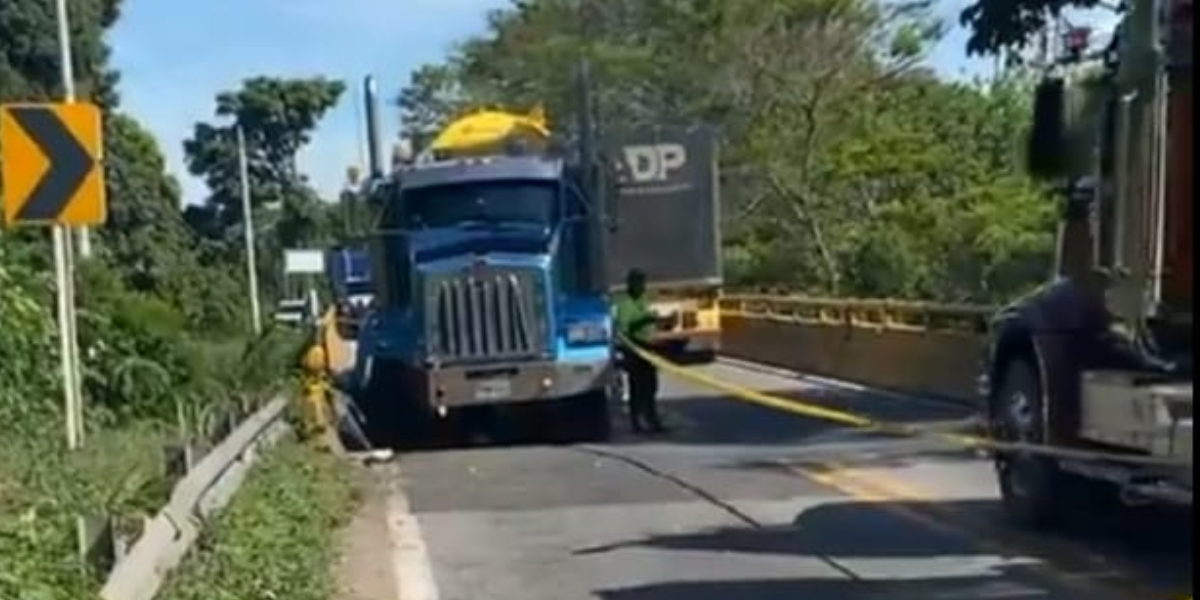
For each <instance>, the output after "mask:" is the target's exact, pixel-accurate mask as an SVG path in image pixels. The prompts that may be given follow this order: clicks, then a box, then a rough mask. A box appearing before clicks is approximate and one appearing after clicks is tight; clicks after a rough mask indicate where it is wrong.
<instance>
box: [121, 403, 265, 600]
mask: <svg viewBox="0 0 1200 600" xmlns="http://www.w3.org/2000/svg"><path fill="white" fill-rule="evenodd" d="M286 406H287V401H286V400H285V399H284V398H276V399H275V400H273V401H271V402H270V403H268V404H267V405H266V406H264V407H262V408H261V409H259V410H258V411H257V412H255V413H254V414H252V415H251V416H249V417H248V418H247V419H246V420H245V421H243V422H242V423H241V424H240V425H239V426H238V427H237V428H236V429H234V430H233V431H232V432H230V434H229V435H228V436H226V437H225V439H224V441H222V442H221V443H220V444H218V445H217V446H216V447H215V448H213V449H212V450H211V451H210V452H209V453H208V454H206V455H205V456H204V458H203V459H201V460H200V462H199V463H197V464H196V465H195V467H194V468H192V469H191V471H189V472H188V474H187V475H186V476H184V477H183V478H182V479H180V480H179V482H177V483H176V484H175V487H174V489H173V490H172V492H171V498H170V500H169V501H168V502H167V504H166V506H164V507H163V508H162V509H161V510H159V511H158V514H157V515H155V516H154V518H153V519H151V520H150V521H149V522H148V523H147V524H146V527H145V528H144V529H143V531H142V534H141V536H140V537H139V538H138V539H137V541H136V542H135V543H134V544H133V546H132V547H130V549H129V552H128V553H127V554H126V555H125V556H124V557H123V558H122V559H121V560H120V561H119V562H117V564H116V565H115V566H114V568H113V569H112V571H111V572H110V573H109V575H108V578H107V579H106V580H105V582H104V586H103V587H102V588H101V590H100V598H102V599H103V600H151V599H152V598H154V595H155V594H156V593H158V591H159V588H160V587H162V584H163V582H164V581H165V580H166V577H167V575H168V574H169V573H170V571H171V570H173V569H175V568H176V567H178V566H179V564H180V563H181V562H182V561H183V558H184V556H185V555H186V554H187V552H188V550H189V549H190V548H191V546H192V544H193V543H195V541H196V539H197V538H198V537H199V535H200V530H201V529H202V528H203V526H204V522H205V520H206V519H207V518H208V517H209V516H211V515H212V514H213V513H214V512H215V511H217V510H219V509H220V508H222V507H223V506H225V505H226V504H227V503H228V502H229V500H230V498H232V496H233V494H234V493H235V492H236V491H237V490H238V488H239V487H241V484H242V481H243V480H244V479H245V477H246V474H247V472H248V471H249V469H250V467H251V466H252V465H253V463H254V461H255V459H256V456H257V450H258V449H259V448H261V447H266V446H270V445H271V444H273V443H274V442H275V441H277V440H278V439H279V437H280V436H281V435H282V433H283V432H284V431H285V430H286V425H285V424H284V422H283V420H282V416H283V413H284V409H285V408H286Z"/></svg>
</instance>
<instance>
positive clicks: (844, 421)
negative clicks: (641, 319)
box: [621, 336, 1192, 469]
mask: <svg viewBox="0 0 1200 600" xmlns="http://www.w3.org/2000/svg"><path fill="white" fill-rule="evenodd" d="M621 341H622V343H623V349H631V350H632V351H633V352H634V353H636V354H637V355H638V356H640V357H642V358H643V359H645V360H647V361H649V362H650V363H651V364H653V365H654V366H656V367H658V368H659V369H661V370H663V371H665V372H667V373H670V374H672V375H675V376H677V377H679V378H681V379H686V380H689V381H692V382H694V383H696V384H699V385H701V386H703V387H707V388H711V389H715V390H720V391H722V392H725V393H727V394H729V395H730V396H731V397H733V398H735V399H738V400H742V401H746V402H751V403H754V404H758V405H760V406H765V407H768V408H773V409H776V410H782V411H784V412H789V413H792V414H797V415H801V416H805V417H812V418H814V419H820V420H823V421H829V422H832V423H837V424H839V425H844V426H847V427H856V428H861V429H869V430H872V431H876V432H880V433H886V434H891V435H897V436H905V437H918V436H919V437H934V438H940V439H942V440H944V441H947V442H950V443H951V444H954V445H958V446H965V447H969V448H976V449H980V450H991V451H1006V452H1021V453H1026V454H1037V455H1041V456H1050V457H1054V458H1066V459H1076V460H1100V461H1111V462H1119V463H1124V464H1132V465H1147V466H1157V467H1174V468H1188V469H1190V468H1191V466H1192V461H1191V460H1190V459H1187V458H1176V457H1160V456H1146V455H1136V454H1120V453H1116V452H1097V451H1094V450H1082V449H1078V448H1064V447H1059V446H1050V445H1046V444H1032V443H1027V442H1004V441H1000V440H996V439H992V438H987V437H983V436H977V435H970V434H965V433H947V432H940V431H928V430H925V429H921V428H919V427H914V426H912V425H903V424H899V423H887V422H883V421H876V420H874V419H871V418H869V417H864V416H861V415H856V414H853V413H849V412H846V411H841V410H837V409H833V408H828V407H824V406H819V405H817V404H814V403H811V402H805V401H803V400H799V399H795V398H781V397H778V396H772V395H770V394H766V393H763V392H760V391H757V390H752V389H749V388H747V387H744V386H740V385H736V384H732V383H729V382H727V381H722V380H720V379H717V378H715V377H712V376H710V375H706V374H704V373H701V372H698V371H695V370H692V369H688V368H686V367H682V366H680V365H677V364H675V363H673V362H671V361H669V360H667V359H665V358H662V357H661V356H658V355H656V354H654V353H652V352H649V351H647V350H645V349H644V348H642V347H639V346H637V345H635V344H632V343H628V341H627V340H626V339H625V338H624V337H623V336H622V337H621Z"/></svg>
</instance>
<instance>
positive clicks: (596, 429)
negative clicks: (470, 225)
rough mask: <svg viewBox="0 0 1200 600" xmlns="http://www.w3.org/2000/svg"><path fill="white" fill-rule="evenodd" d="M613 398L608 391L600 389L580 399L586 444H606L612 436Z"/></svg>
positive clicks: (583, 436)
mask: <svg viewBox="0 0 1200 600" xmlns="http://www.w3.org/2000/svg"><path fill="white" fill-rule="evenodd" d="M610 398H611V396H610V395H609V393H608V390H607V389H600V390H596V391H594V392H591V393H589V394H586V395H584V397H583V398H581V399H580V401H581V405H580V407H579V408H580V411H581V412H582V413H583V415H582V416H583V420H582V423H583V431H582V434H583V435H582V438H583V441H586V442H606V441H608V438H609V436H611V435H612V411H611V410H610V406H611V405H610V402H609V400H610Z"/></svg>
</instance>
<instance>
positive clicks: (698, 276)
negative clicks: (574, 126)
mask: <svg viewBox="0 0 1200 600" xmlns="http://www.w3.org/2000/svg"><path fill="white" fill-rule="evenodd" d="M601 152H602V153H603V156H604V158H605V162H606V164H607V167H608V169H609V175H610V176H609V181H610V183H609V186H608V187H609V190H608V195H609V198H610V201H611V202H610V209H609V210H610V213H611V214H610V218H612V219H613V220H614V221H615V223H616V224H617V226H616V227H614V228H611V229H610V230H609V234H608V239H607V257H606V258H607V264H606V277H607V279H608V284H609V289H610V291H614V292H619V291H621V290H622V289H623V288H624V284H625V274H626V273H627V272H628V271H629V270H630V269H631V268H635V267H636V268H639V269H641V270H642V271H645V273H646V275H647V280H648V284H649V285H648V288H649V296H650V301H651V305H652V307H653V309H654V311H655V312H656V313H658V314H659V315H661V316H664V317H666V316H671V315H675V318H674V319H670V320H664V321H663V322H662V324H660V325H659V329H658V330H657V332H656V333H655V336H654V342H655V343H656V345H657V346H658V347H660V348H662V349H663V350H664V351H665V352H666V353H667V354H668V355H669V356H671V357H673V358H677V359H685V360H691V361H699V362H707V361H710V360H712V358H713V357H714V356H715V355H716V353H717V351H718V350H719V348H720V341H721V317H720V309H719V300H720V294H721V285H722V273H721V232H720V226H719V218H720V214H721V211H720V193H719V184H718V168H717V159H718V153H717V142H716V135H715V132H714V131H713V130H712V128H709V127H703V126H697V127H653V128H639V129H637V130H636V131H621V130H613V131H608V132H606V135H605V136H604V137H603V138H602V139H601Z"/></svg>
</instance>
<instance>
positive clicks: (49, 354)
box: [0, 238, 304, 600]
mask: <svg viewBox="0 0 1200 600" xmlns="http://www.w3.org/2000/svg"><path fill="white" fill-rule="evenodd" d="M5 241H6V240H5V239H4V238H0V331H3V332H4V334H3V335H0V419H3V423H4V424H5V431H4V434H3V435H2V436H0V600H9V599H15V598H20V599H21V600H60V599H61V600H79V599H80V598H86V597H88V595H89V594H90V593H92V592H94V590H95V589H96V584H97V583H98V581H99V580H100V576H101V575H102V574H99V573H88V572H86V571H85V570H84V569H83V567H82V565H81V564H80V562H79V561H78V559H77V557H76V554H77V552H76V529H75V524H76V518H77V516H80V515H106V514H107V515H116V516H118V517H121V518H122V525H123V526H128V527H131V528H135V527H136V525H137V524H138V523H140V520H141V518H142V517H143V516H147V515H149V514H151V513H153V512H154V511H155V510H157V508H159V507H160V506H161V505H162V504H164V502H165V500H166V499H167V496H168V494H169V486H168V485H167V482H166V481H165V480H164V478H163V477H162V474H163V472H164V465H163V459H162V455H163V452H162V448H163V446H164V444H166V443H167V442H168V441H171V440H172V439H177V438H178V436H179V435H180V431H179V427H178V424H179V423H178V421H179V415H186V416H189V417H191V419H190V420H191V422H192V423H196V422H198V421H199V420H200V417H202V416H203V415H205V414H209V413H211V412H212V411H213V410H214V408H215V407H217V406H219V405H221V404H223V403H227V402H229V401H230V400H233V399H236V398H237V397H239V396H244V395H256V396H258V397H260V398H261V397H263V396H265V395H266V394H268V393H270V392H273V391H275V389H273V388H278V387H279V386H280V385H282V384H283V383H284V382H285V381H286V376H287V374H288V372H289V367H291V365H293V364H294V356H295V354H296V353H297V352H298V347H299V345H300V344H302V343H303V341H304V338H303V336H301V335H300V334H298V333H295V332H290V331H272V332H268V334H267V335H264V336H261V337H259V338H257V339H253V340H247V339H244V338H243V339H238V338H229V337H227V338H225V339H212V338H211V337H207V336H203V335H200V334H198V333H197V332H196V331H194V330H193V329H191V328H190V327H189V326H188V320H187V319H186V318H184V317H183V313H182V312H181V311H180V310H179V309H178V308H177V307H175V306H173V305H172V304H171V303H169V302H167V301H165V300H163V299H161V298H157V297H154V296H151V295H148V294H145V293H139V292H135V291H132V290H129V289H128V288H126V287H125V285H124V284H123V283H122V282H121V281H120V280H119V278H118V277H117V276H116V273H114V272H113V271H112V270H110V269H107V268H105V267H104V266H103V265H91V264H89V265H87V268H85V269H81V270H80V271H81V273H82V277H80V281H79V301H80V302H79V303H80V306H81V310H80V315H79V334H80V340H79V341H80V351H81V355H82V356H83V360H84V382H83V383H84V388H85V389H84V392H85V396H86V398H85V422H86V425H87V432H86V436H85V439H86V451H83V452H67V451H66V448H65V443H64V440H65V433H64V431H65V427H64V425H63V421H64V419H63V414H64V411H63V409H62V406H61V397H62V389H61V381H60V377H59V364H58V352H57V348H58V345H57V341H56V339H57V333H56V330H55V329H56V328H55V324H54V320H53V318H52V317H51V313H50V311H49V310H48V309H47V308H46V307H47V306H50V304H49V302H48V301H47V300H49V295H48V294H43V290H42V289H40V286H41V284H42V282H41V281H40V280H39V279H38V278H37V277H35V276H34V274H33V272H32V270H31V269H26V268H24V267H22V266H21V264H20V263H18V262H17V261H15V260H12V259H10V257H9V256H8V255H6V254H5V250H6V249H7V248H9V247H8V246H6V245H5Z"/></svg>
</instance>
